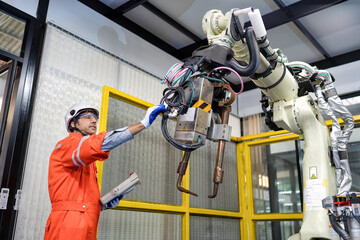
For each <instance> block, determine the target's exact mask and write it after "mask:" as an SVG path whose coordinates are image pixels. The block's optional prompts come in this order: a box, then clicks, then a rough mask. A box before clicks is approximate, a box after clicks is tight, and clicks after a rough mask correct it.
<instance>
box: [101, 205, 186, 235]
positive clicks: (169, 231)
mask: <svg viewBox="0 0 360 240" xmlns="http://www.w3.org/2000/svg"><path fill="white" fill-rule="evenodd" d="M97 239H98V240H100V239H101V240H120V239H123V240H129V239H131V240H145V239H146V240H169V239H172V240H181V215H172V214H161V213H150V212H134V211H125V210H106V211H103V212H101V214H100V220H99V227H98V234H97Z"/></svg>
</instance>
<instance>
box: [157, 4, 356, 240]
mask: <svg viewBox="0 0 360 240" xmlns="http://www.w3.org/2000/svg"><path fill="white" fill-rule="evenodd" d="M244 14H247V15H248V16H249V19H250V22H251V25H252V26H250V27H248V28H246V29H243V28H242V24H241V22H240V19H239V16H241V15H244ZM202 27H203V31H204V33H205V34H206V35H207V39H208V42H209V45H207V46H205V47H201V48H199V49H197V50H195V51H194V52H193V54H192V57H191V58H189V59H187V60H185V62H184V64H183V65H176V66H173V67H172V68H171V69H170V70H169V72H168V74H167V75H166V76H165V78H164V79H163V83H167V84H168V86H169V88H167V89H165V91H164V97H163V99H162V102H164V103H166V104H167V105H168V113H167V114H165V117H164V119H163V125H162V129H163V133H164V136H165V137H166V138H167V139H168V140H169V142H170V143H171V144H173V145H174V146H175V147H177V148H179V149H181V150H183V151H185V154H184V157H183V160H182V162H181V163H180V165H179V168H178V173H179V180H178V189H179V190H181V191H184V192H187V193H190V194H194V193H192V192H190V191H189V190H186V189H183V188H182V187H181V179H182V175H183V174H184V173H185V171H186V167H187V164H188V161H189V157H190V153H191V151H193V150H195V149H197V148H199V147H201V146H202V145H204V144H205V141H206V139H210V140H212V141H218V142H219V147H218V154H217V160H216V162H217V164H216V168H215V171H214V180H213V181H214V193H213V194H212V195H210V196H209V197H215V196H216V192H217V189H218V185H219V183H221V181H222V175H223V171H222V160H223V154H224V150H225V142H226V141H229V140H230V132H231V128H230V127H229V126H228V125H227V123H228V122H227V121H228V117H229V112H230V111H231V106H230V105H231V103H232V102H233V101H234V98H235V95H236V94H239V93H241V91H242V89H243V83H242V80H241V77H240V76H248V77H249V78H250V79H251V80H252V81H253V82H254V83H255V85H256V86H257V87H258V88H259V89H260V90H261V91H262V94H263V98H262V100H261V102H262V103H263V109H264V110H265V114H266V116H267V118H266V123H267V124H268V126H269V127H270V128H271V129H274V130H277V129H280V128H282V129H286V130H288V131H290V132H293V133H296V134H299V135H300V136H301V138H302V139H304V140H305V143H306V144H305V148H304V158H303V182H304V186H303V187H304V191H303V192H304V213H303V216H304V218H303V223H302V227H301V230H300V234H297V235H294V236H293V237H292V239H312V238H327V239H336V238H334V237H333V236H332V235H331V234H330V232H331V229H330V228H329V226H331V224H330V222H329V217H328V216H327V214H326V212H325V211H324V209H323V207H322V202H321V201H322V199H324V198H325V197H327V196H332V195H336V194H337V193H338V194H340V193H342V192H348V191H349V190H350V187H351V175H350V169H349V165H348V160H347V153H346V145H347V142H348V140H349V137H350V134H351V132H352V128H353V126H354V120H353V118H352V115H351V114H350V112H349V111H348V110H347V109H346V107H344V105H343V104H342V102H341V99H340V98H339V97H338V95H337V93H336V90H335V88H334V85H333V81H334V79H333V77H332V76H331V74H330V73H328V72H326V71H321V70H318V69H317V68H316V67H313V66H310V65H309V64H307V63H304V62H299V61H295V62H288V60H287V58H286V56H285V55H284V54H283V53H282V52H281V50H278V49H277V50H276V49H273V48H272V47H271V46H270V42H269V40H268V39H267V34H266V29H265V27H264V24H263V22H262V18H261V14H260V12H259V10H258V9H253V8H247V9H232V10H230V11H229V12H227V13H226V14H225V15H223V14H222V13H221V11H219V10H211V11H208V12H207V13H206V14H205V16H204V18H203V20H202ZM235 76H236V77H235ZM239 80H240V81H239ZM235 92H237V93H235ZM310 92H314V93H315V96H316V97H317V99H313V98H312V97H311V96H310V95H309V93H310ZM200 106H202V107H200ZM318 109H322V110H324V111H325V113H326V114H328V115H329V116H330V117H331V118H332V120H333V130H332V133H331V144H330V139H329V134H328V128H327V127H326V125H325V122H324V120H323V118H322V116H321V114H320V113H319V110H318ZM335 113H337V114H340V116H341V117H342V118H343V119H344V121H345V127H344V129H343V130H341V128H340V125H339V124H338V122H337V118H336V116H335V115H334V114H335ZM176 116H177V126H176V131H175V135H174V138H172V137H170V136H169V134H168V132H167V129H166V121H167V118H174V117H176ZM221 132H224V133H226V134H220V133H221ZM331 152H332V155H333V156H334V157H333V159H330V155H331V154H329V153H331ZM332 162H334V164H332ZM333 165H335V168H336V169H337V170H336V172H337V174H335V168H334V167H333ZM335 176H336V177H335ZM336 179H337V181H336ZM337 187H338V189H337ZM194 195H196V194H194Z"/></svg>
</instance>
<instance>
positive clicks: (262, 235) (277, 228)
mask: <svg viewBox="0 0 360 240" xmlns="http://www.w3.org/2000/svg"><path fill="white" fill-rule="evenodd" d="M255 227H256V239H257V240H275V239H288V238H289V237H290V236H291V235H294V234H296V233H298V232H299V231H300V227H301V221H279V222H271V221H267V222H262V221H257V222H256V223H255Z"/></svg>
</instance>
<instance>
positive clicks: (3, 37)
mask: <svg viewBox="0 0 360 240" xmlns="http://www.w3.org/2000/svg"><path fill="white" fill-rule="evenodd" d="M24 32H25V22H24V21H21V20H19V19H17V18H14V17H12V16H10V15H8V14H7V13H5V12H2V11H0V49H1V50H3V51H5V52H9V53H11V54H14V55H16V56H20V54H21V47H22V42H23V37H24Z"/></svg>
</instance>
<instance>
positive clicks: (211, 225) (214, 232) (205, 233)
mask: <svg viewBox="0 0 360 240" xmlns="http://www.w3.org/2000/svg"><path fill="white" fill-rule="evenodd" d="M190 239H194V240H195V239H196V240H219V239H221V240H239V239H240V220H239V219H231V218H215V217H205V216H190Z"/></svg>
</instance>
